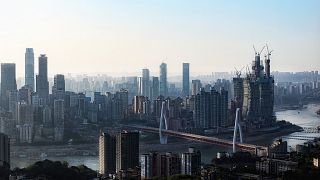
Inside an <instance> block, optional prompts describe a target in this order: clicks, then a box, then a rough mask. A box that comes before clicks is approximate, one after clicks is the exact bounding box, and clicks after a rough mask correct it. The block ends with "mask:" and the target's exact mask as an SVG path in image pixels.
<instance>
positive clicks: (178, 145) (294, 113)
mask: <svg viewBox="0 0 320 180" xmlns="http://www.w3.org/2000/svg"><path fill="white" fill-rule="evenodd" d="M318 109H320V104H308V105H306V106H305V107H304V108H303V109H299V110H285V111H279V112H276V116H277V119H278V120H286V121H289V122H291V123H293V124H296V125H299V126H301V127H316V126H319V125H320V116H319V115H317V114H316V113H315V112H316V111H317V110H318ZM295 136H309V137H320V134H315V133H303V132H295V133H292V134H288V135H287V136H286V137H295ZM283 139H284V140H286V141H287V142H288V147H289V149H294V148H295V146H296V144H302V143H304V142H306V140H297V139H290V138H289V139H286V138H283ZM190 146H192V147H195V148H196V149H200V150H201V154H202V162H204V163H209V162H210V161H211V159H212V158H213V157H215V156H216V153H217V152H219V151H227V152H231V151H232V149H231V148H227V147H220V146H215V145H208V144H203V143H194V142H191V141H187V140H180V139H174V138H169V140H168V144H166V145H160V144H158V141H154V142H149V143H144V142H142V143H141V144H140V153H141V154H142V153H147V152H149V151H151V150H156V151H158V152H160V153H165V152H174V153H178V154H180V153H182V152H186V151H187V149H188V147H190ZM46 159H50V160H53V161H67V162H69V165H81V164H84V165H86V166H88V167H89V168H91V169H94V170H98V157H97V156H66V157H46ZM39 160H40V159H39ZM34 161H36V160H31V159H26V158H12V159H11V166H12V167H26V166H28V165H29V164H32V163H34Z"/></svg>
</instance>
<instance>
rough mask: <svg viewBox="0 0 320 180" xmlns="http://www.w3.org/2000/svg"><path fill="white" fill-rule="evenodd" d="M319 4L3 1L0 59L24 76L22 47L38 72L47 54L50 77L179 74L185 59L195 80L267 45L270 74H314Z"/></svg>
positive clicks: (318, 42) (243, 60)
mask: <svg viewBox="0 0 320 180" xmlns="http://www.w3.org/2000/svg"><path fill="white" fill-rule="evenodd" d="M76 2H77V3H76ZM319 6H320V2H318V1H308V3H305V2H299V1H282V2H276V1H270V2H269V1H268V2H261V1H254V2H250V1H241V2H237V1H224V2H217V1H214V2H212V1H201V2H196V1H187V2H186V1H183V3H182V1H174V2H169V1H161V2H160V1H136V2H135V3H133V2H130V1H108V2H105V1H90V2H88V1H68V2H64V1H46V2H42V1H31V2H18V1H13V2H12V1H10V2H4V3H2V6H1V7H0V21H1V22H2V24H3V25H2V26H1V28H0V38H1V39H2V42H6V43H0V48H1V49H2V51H1V52H0V62H1V63H5V62H7V63H16V67H17V77H22V76H23V75H24V53H25V48H29V47H32V48H34V54H35V70H37V69H38V67H37V66H38V57H39V55H40V54H47V56H48V67H49V69H48V71H49V72H48V73H49V74H50V75H52V74H58V73H62V74H68V73H72V74H79V73H86V74H92V73H104V74H108V73H110V74H125V75H127V74H130V73H134V72H135V73H136V74H141V70H142V69H143V68H148V69H149V70H150V75H151V76H152V75H159V65H160V64H161V63H162V62H165V63H167V64H168V76H172V75H177V74H182V63H183V62H187V63H190V74H191V76H194V75H198V74H208V73H210V74H211V72H221V71H226V72H230V71H233V70H234V67H236V68H241V67H243V64H249V62H250V61H252V60H254V51H253V48H252V45H253V44H254V45H255V46H256V48H257V49H260V48H261V47H262V46H263V45H265V43H268V45H269V47H270V49H274V50H275V51H274V53H273V54H272V57H271V64H272V67H271V68H272V69H273V70H274V71H305V70H308V71H309V70H317V69H315V68H314V67H319V66H320V63H319V62H320V61H319V56H320V52H319V51H318V49H320V34H319V33H318V32H319V31H320V12H317V7H319ZM264 10H270V13H263V12H264ZM271 11H272V12H271ZM250 12H251V13H250ZM8 17H9V18H8ZM235 29H237V31H234V30H235ZM263 55H264V53H263V54H262V56H263ZM302 62H303V63H302ZM289 63H290V66H288V64H289ZM62 64H63V65H62ZM110 64H112V66H111V67H110ZM36 73H37V71H36Z"/></svg>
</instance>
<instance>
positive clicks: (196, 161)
mask: <svg viewBox="0 0 320 180" xmlns="http://www.w3.org/2000/svg"><path fill="white" fill-rule="evenodd" d="M200 169H201V153H200V151H195V149H194V148H193V147H190V148H189V149H188V152H185V153H182V155H181V174H188V175H192V176H195V175H199V173H200Z"/></svg>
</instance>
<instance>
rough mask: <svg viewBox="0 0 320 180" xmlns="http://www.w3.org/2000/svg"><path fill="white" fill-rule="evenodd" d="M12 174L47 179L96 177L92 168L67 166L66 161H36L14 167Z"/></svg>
mask: <svg viewBox="0 0 320 180" xmlns="http://www.w3.org/2000/svg"><path fill="white" fill-rule="evenodd" d="M11 174H12V175H25V176H27V177H30V178H40V177H45V178H47V179H61V180H67V179H68V180H69V179H77V180H78V179H79V180H82V179H83V180H85V179H91V178H94V177H97V173H96V172H95V171H93V170H92V169H90V168H88V167H86V166H84V165H81V166H71V167H69V165H68V163H67V162H63V163H61V162H60V161H50V160H47V159H46V160H44V161H38V162H36V163H34V164H32V165H30V166H28V167H26V168H23V169H19V168H15V169H14V170H13V171H12V173H11Z"/></svg>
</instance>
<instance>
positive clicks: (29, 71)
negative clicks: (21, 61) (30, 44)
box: [25, 48, 34, 90]
mask: <svg viewBox="0 0 320 180" xmlns="http://www.w3.org/2000/svg"><path fill="white" fill-rule="evenodd" d="M25 85H27V86H29V87H30V88H31V89H32V90H34V53H33V48H26V53H25Z"/></svg>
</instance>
